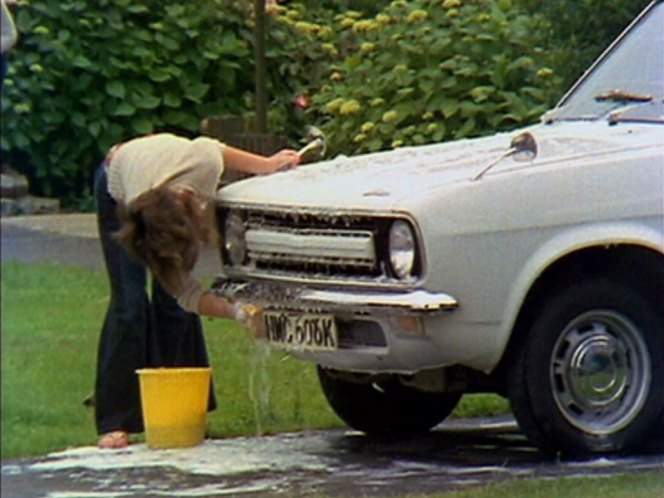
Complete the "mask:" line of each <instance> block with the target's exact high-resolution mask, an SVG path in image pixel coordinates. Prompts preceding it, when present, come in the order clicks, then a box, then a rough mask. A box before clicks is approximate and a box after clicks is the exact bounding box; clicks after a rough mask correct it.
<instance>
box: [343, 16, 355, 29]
mask: <svg viewBox="0 0 664 498" xmlns="http://www.w3.org/2000/svg"><path fill="white" fill-rule="evenodd" d="M353 26H355V19H351V18H349V17H345V18H344V19H342V20H341V27H342V28H352V27H353Z"/></svg>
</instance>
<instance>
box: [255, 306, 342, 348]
mask: <svg viewBox="0 0 664 498" xmlns="http://www.w3.org/2000/svg"><path fill="white" fill-rule="evenodd" d="M263 318H264V320H265V330H266V332H267V339H268V341H269V342H270V343H271V344H272V345H274V346H277V347H281V348H284V349H297V350H309V351H313V350H316V351H321V350H322V351H326V350H327V351H330V350H334V349H337V347H338V344H339V340H338V338H337V326H336V322H335V321H334V316H332V315H318V314H306V313H304V314H303V313H285V312H276V311H266V312H264V313H263Z"/></svg>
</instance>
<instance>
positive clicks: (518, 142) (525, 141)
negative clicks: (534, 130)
mask: <svg viewBox="0 0 664 498" xmlns="http://www.w3.org/2000/svg"><path fill="white" fill-rule="evenodd" d="M510 156H511V157H512V159H514V160H515V161H519V162H525V161H532V160H533V159H535V157H537V141H536V140H535V137H533V136H532V135H531V134H530V133H528V132H527V131H525V132H523V133H521V134H519V135H517V136H516V137H514V138H513V139H512V141H511V142H510V148H509V149H507V151H505V152H504V153H503V154H502V155H501V156H500V157H499V158H498V159H495V160H493V161H491V162H490V163H489V164H487V165H486V166H485V167H484V169H482V171H480V172H479V173H477V175H475V177H474V178H473V179H472V181H474V182H476V181H477V180H479V179H480V178H482V177H483V176H484V174H485V173H486V172H487V171H489V170H490V169H491V168H493V167H494V166H495V165H496V164H498V163H499V162H500V161H502V160H503V159H505V158H507V157H510Z"/></svg>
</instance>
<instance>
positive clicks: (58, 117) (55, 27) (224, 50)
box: [2, 0, 253, 202]
mask: <svg viewBox="0 0 664 498" xmlns="http://www.w3.org/2000/svg"><path fill="white" fill-rule="evenodd" d="M16 22H17V26H18V30H19V33H20V46H19V47H18V50H17V51H16V52H14V53H13V54H12V60H11V64H10V73H9V78H8V80H7V81H6V82H5V86H4V88H3V99H2V115H3V133H2V149H3V153H4V152H5V151H7V152H10V153H11V155H12V156H13V157H14V158H16V156H17V155H19V154H21V153H23V154H27V155H28V157H29V162H30V164H31V165H32V166H33V167H34V170H33V171H30V172H29V173H31V177H32V178H31V180H32V187H33V188H34V189H35V191H36V192H37V193H42V194H45V195H59V196H60V197H62V198H64V200H65V201H67V200H68V201H70V202H71V200H72V199H75V198H80V197H81V196H85V195H86V194H87V193H89V189H90V179H91V175H92V172H93V170H94V168H95V166H96V164H97V163H98V162H99V160H100V159H101V158H102V157H103V155H104V154H105V152H106V151H107V150H108V148H109V147H110V146H111V145H112V144H114V143H117V142H119V141H121V140H125V139H127V138H130V137H131V136H135V135H139V134H145V133H151V132H155V131H165V130H171V131H177V132H180V133H185V134H186V133H195V132H197V131H198V130H199V123H200V119H201V118H202V117H204V116H207V115H210V114H225V113H241V112H243V111H244V109H245V108H246V106H247V101H248V99H249V93H250V92H251V91H252V90H253V68H252V59H251V58H250V53H251V48H250V46H249V43H248V41H247V39H248V38H249V37H250V33H249V32H248V31H247V29H246V28H245V15H244V14H243V13H242V12H241V11H240V10H239V9H238V8H236V7H235V6H234V5H233V4H232V2H231V1H230V0H207V1H205V2H180V1H176V0H173V1H164V0H143V1H141V2H134V1H132V0H99V1H96V2H86V1H83V0H62V1H59V2H51V1H46V0H31V1H30V2H29V3H27V2H26V3H23V4H22V5H21V6H20V8H19V11H18V13H17V15H16Z"/></svg>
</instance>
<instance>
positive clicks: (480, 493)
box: [319, 473, 664, 498]
mask: <svg viewBox="0 0 664 498" xmlns="http://www.w3.org/2000/svg"><path fill="white" fill-rule="evenodd" d="M570 496H574V497H579V498H661V497H662V496H664V474H662V473H652V474H642V475H624V474H623V475H611V476H597V477H564V478H561V479H535V480H524V479H513V480H509V481H504V482H501V483H498V484H491V485H488V486H474V487H472V488H469V489H466V490H463V491H453V492H446V493H435V494H427V495H419V494H408V495H405V496H402V497H400V498H526V497H527V498H569V497H570ZM319 498H323V497H319Z"/></svg>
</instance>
